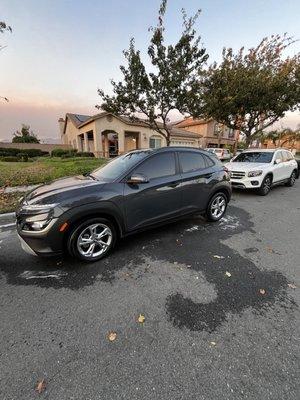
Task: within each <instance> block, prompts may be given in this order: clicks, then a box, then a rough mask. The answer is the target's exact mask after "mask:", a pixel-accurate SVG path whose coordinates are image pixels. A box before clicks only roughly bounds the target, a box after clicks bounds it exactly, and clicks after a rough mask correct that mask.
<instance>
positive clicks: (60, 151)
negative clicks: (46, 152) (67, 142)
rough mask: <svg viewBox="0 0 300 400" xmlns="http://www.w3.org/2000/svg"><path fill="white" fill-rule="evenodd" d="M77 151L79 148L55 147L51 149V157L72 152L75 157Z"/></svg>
mask: <svg viewBox="0 0 300 400" xmlns="http://www.w3.org/2000/svg"><path fill="white" fill-rule="evenodd" d="M76 153H77V149H72V150H66V149H53V150H52V151H51V157H62V156H65V155H67V154H72V155H71V157H74V155H75V154H76Z"/></svg>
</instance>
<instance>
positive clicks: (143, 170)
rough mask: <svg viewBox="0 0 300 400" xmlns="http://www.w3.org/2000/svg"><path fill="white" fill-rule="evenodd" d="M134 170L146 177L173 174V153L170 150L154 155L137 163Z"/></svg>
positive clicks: (154, 177) (174, 170)
mask: <svg viewBox="0 0 300 400" xmlns="http://www.w3.org/2000/svg"><path fill="white" fill-rule="evenodd" d="M134 172H135V173H137V174H143V175H145V176H146V177H147V178H148V179H156V178H162V177H164V176H172V175H175V174H176V164H175V153H174V152H170V153H163V154H157V155H154V156H153V157H151V158H149V159H148V160H146V161H144V162H143V163H142V164H141V165H139V166H138V167H137V168H136V169H135V170H134Z"/></svg>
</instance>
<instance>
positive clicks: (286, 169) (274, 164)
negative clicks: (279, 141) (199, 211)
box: [226, 149, 298, 196]
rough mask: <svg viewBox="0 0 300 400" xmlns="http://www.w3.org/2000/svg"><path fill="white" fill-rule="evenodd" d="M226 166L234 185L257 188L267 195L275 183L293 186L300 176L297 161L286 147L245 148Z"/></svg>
mask: <svg viewBox="0 0 300 400" xmlns="http://www.w3.org/2000/svg"><path fill="white" fill-rule="evenodd" d="M226 167H227V168H228V170H229V171H230V174H231V184H232V187H236V188H241V189H256V190H257V191H258V193H259V194H260V195H262V196H265V195H267V194H268V193H269V192H270V190H271V187H272V186H274V185H279V184H282V183H285V184H286V185H287V186H293V185H294V184H295V181H296V179H297V177H298V165H297V162H296V160H295V158H294V156H293V154H292V153H291V152H290V151H288V150H285V149H269V150H267V149H249V150H245V151H243V152H242V153H241V154H239V155H238V156H236V157H234V158H233V159H232V160H231V161H230V163H228V164H226Z"/></svg>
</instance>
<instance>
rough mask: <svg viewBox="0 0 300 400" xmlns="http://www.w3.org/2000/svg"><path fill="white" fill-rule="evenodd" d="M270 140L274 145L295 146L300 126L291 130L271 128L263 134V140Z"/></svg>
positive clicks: (299, 138) (299, 133) (298, 137)
mask: <svg viewBox="0 0 300 400" xmlns="http://www.w3.org/2000/svg"><path fill="white" fill-rule="evenodd" d="M266 139H267V140H272V143H273V145H274V146H275V147H285V146H288V147H291V148H292V149H293V148H294V147H295V143H296V142H297V141H299V140H300V128H299V127H298V128H297V129H295V130H293V129H290V128H285V129H281V130H272V131H269V132H268V133H266V134H265V135H264V140H266Z"/></svg>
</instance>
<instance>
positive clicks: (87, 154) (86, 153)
mask: <svg viewBox="0 0 300 400" xmlns="http://www.w3.org/2000/svg"><path fill="white" fill-rule="evenodd" d="M76 157H95V154H94V153H92V152H91V151H79V152H78V153H76Z"/></svg>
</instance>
